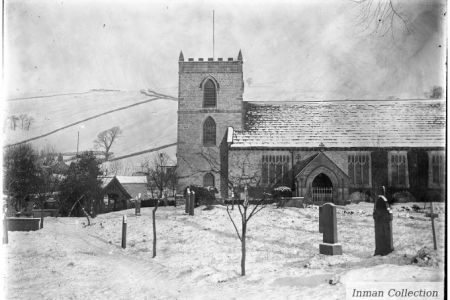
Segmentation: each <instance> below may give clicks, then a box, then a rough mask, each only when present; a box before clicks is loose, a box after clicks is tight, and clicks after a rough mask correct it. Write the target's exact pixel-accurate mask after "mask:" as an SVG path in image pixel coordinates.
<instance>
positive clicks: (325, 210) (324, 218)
mask: <svg viewBox="0 0 450 300" xmlns="http://www.w3.org/2000/svg"><path fill="white" fill-rule="evenodd" d="M319 224H322V233H323V243H321V244H319V253H320V254H326V255H342V246H341V244H339V243H338V236H337V219H336V206H335V205H334V204H333V203H325V204H324V205H322V212H321V213H320V211H319ZM319 230H320V225H319Z"/></svg>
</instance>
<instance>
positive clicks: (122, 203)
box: [98, 176, 131, 213]
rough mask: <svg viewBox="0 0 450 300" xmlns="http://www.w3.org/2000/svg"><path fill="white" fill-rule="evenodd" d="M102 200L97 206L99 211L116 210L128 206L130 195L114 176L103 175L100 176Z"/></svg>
mask: <svg viewBox="0 0 450 300" xmlns="http://www.w3.org/2000/svg"><path fill="white" fill-rule="evenodd" d="M100 180H101V187H102V194H103V202H101V203H100V205H99V206H100V207H99V208H98V212H99V213H105V212H109V211H117V210H122V209H127V208H128V206H129V205H128V202H129V200H130V199H131V195H130V194H129V193H128V191H127V190H126V189H125V188H124V186H123V185H122V184H121V183H120V182H119V180H117V177H116V176H103V177H100Z"/></svg>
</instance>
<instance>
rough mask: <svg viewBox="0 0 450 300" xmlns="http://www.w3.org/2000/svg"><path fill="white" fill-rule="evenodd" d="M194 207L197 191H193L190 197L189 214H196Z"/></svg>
mask: <svg viewBox="0 0 450 300" xmlns="http://www.w3.org/2000/svg"><path fill="white" fill-rule="evenodd" d="M194 208H195V192H194V191H192V192H191V194H190V197H189V215H190V216H193V215H194Z"/></svg>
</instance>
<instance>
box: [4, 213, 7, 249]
mask: <svg viewBox="0 0 450 300" xmlns="http://www.w3.org/2000/svg"><path fill="white" fill-rule="evenodd" d="M3 244H8V220H7V219H6V213H5V215H4V217H3Z"/></svg>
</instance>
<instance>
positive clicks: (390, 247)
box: [373, 195, 394, 255]
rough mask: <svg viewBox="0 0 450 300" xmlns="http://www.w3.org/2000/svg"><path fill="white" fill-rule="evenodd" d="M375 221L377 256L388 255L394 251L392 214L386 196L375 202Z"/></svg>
mask: <svg viewBox="0 0 450 300" xmlns="http://www.w3.org/2000/svg"><path fill="white" fill-rule="evenodd" d="M373 219H374V221H375V254H374V255H387V254H389V253H391V252H392V251H394V243H393V238H392V219H393V216H392V212H391V209H390V208H389V203H388V200H387V199H386V197H385V196H382V195H380V196H378V198H377V200H375V205H374V210H373Z"/></svg>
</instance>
